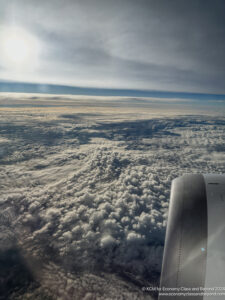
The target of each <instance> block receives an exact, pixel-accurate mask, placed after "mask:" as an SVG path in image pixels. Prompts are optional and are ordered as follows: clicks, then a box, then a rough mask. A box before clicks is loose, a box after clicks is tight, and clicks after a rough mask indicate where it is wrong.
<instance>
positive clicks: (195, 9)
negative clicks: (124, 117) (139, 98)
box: [0, 0, 225, 94]
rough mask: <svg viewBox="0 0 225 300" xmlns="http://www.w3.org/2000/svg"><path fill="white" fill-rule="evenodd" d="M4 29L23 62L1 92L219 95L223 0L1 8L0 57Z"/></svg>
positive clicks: (224, 69) (22, 3)
mask: <svg viewBox="0 0 225 300" xmlns="http://www.w3.org/2000/svg"><path fill="white" fill-rule="evenodd" d="M9 28H14V29H15V28H20V30H22V31H20V32H23V33H22V34H20V33H19V34H18V36H21V35H22V38H24V36H25V39H26V41H27V40H29V43H30V45H31V46H30V53H29V55H30V57H29V60H28V59H27V61H25V63H24V64H23V65H20V67H18V66H15V65H14V64H13V63H12V62H11V63H9V61H8V60H7V59H5V58H4V55H0V82H1V84H2V82H3V83H5V82H7V81H12V82H16V81H19V82H24V83H26V82H29V83H42V84H53V85H63V86H76V87H89V88H100V89H102V88H107V89H135V90H154V91H168V92H188V93H206V94H225V85H224V81H225V39H224V37H225V1H224V0H213V1H212V0H210V1H209V0H188V1H187V0H170V1H168V0H158V1H156V0H139V1H134V0H123V1H121V0H120V1H119V0H107V1H103V0H82V1H81V0H76V1H72V0H64V1H62V0H61V1H60V0H54V1H53V0H48V1H43V0H40V1H35V0H11V1H4V0H0V54H2V52H1V51H2V49H1V45H3V44H4V39H5V37H4V34H3V32H6V33H7V32H9ZM24 33H25V34H24ZM14 48H15V49H16V48H17V47H16V46H15V47H14ZM37 49H38V51H37ZM13 51H14V50H13ZM1 84H0V85H1Z"/></svg>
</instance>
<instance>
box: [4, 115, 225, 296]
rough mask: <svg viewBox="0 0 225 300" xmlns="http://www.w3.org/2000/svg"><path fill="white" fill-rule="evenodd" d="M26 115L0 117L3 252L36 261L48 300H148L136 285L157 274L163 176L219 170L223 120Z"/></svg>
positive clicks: (165, 187)
mask: <svg viewBox="0 0 225 300" xmlns="http://www.w3.org/2000/svg"><path fill="white" fill-rule="evenodd" d="M32 112H33V113H34V111H33V110H31V112H30V111H27V112H26V111H25V112H23V113H22V112H21V111H18V112H17V111H11V112H10V111H8V112H7V114H6V115H4V114H2V115H1V122H0V126H1V128H3V129H4V130H3V131H2V135H3V137H4V138H5V141H4V143H6V149H7V151H6V152H5V154H4V156H2V157H1V163H2V166H1V167H0V168H1V172H0V182H1V189H2V194H1V198H0V206H1V214H0V226H1V235H0V243H1V246H4V247H3V248H2V249H11V248H12V247H19V248H20V249H21V251H22V252H23V253H24V257H25V259H27V261H28V262H29V261H32V260H34V261H38V264H37V263H33V264H32V263H30V268H31V269H32V271H33V272H34V274H36V275H35V278H37V279H36V280H37V281H38V282H39V289H40V290H39V292H40V293H50V294H51V295H53V297H54V298H56V295H57V297H61V298H62V299H68V298H66V297H69V296H68V295H70V293H71V295H75V294H76V293H77V296H76V297H78V295H79V297H83V298H84V299H85V297H86V298H87V299H89V298H91V297H95V296H96V295H98V296H99V299H101V297H102V298H107V297H108V298H109V299H112V298H115V297H113V295H114V296H115V295H118V297H122V295H123V296H124V297H125V298H127V299H135V297H136V298H138V299H142V298H143V299H144V298H147V299H149V297H150V296H149V295H145V294H142V292H141V291H140V288H139V287H140V286H141V285H146V283H147V284H148V285H151V284H157V282H158V280H159V274H160V269H161V261H162V252H163V245H164V236H165V228H166V219H167V211H168V200H169V193H170V184H171V181H172V179H174V178H175V177H177V176H179V175H181V174H183V173H199V172H202V173H208V172H218V173H222V172H225V165H224V164H223V161H222V160H221V159H220V158H221V157H222V155H223V152H224V147H223V141H224V125H225V121H224V119H223V118H221V117H220V118H219V117H215V116H214V117H213V118H212V117H208V116H188V117H187V116H176V117H174V118H171V117H166V118H165V117H164V118H155V119H149V120H138V121H126V120H125V119H120V120H114V121H110V122H109V121H108V119H107V118H108V116H104V115H103V114H102V115H101V116H96V115H94V116H92V117H91V121H90V119H89V118H90V116H89V115H88V116H86V115H83V116H81V115H80V116H79V118H76V114H74V118H65V117H63V116H59V115H58V114H50V113H49V112H48V115H47V116H48V118H46V115H45V114H43V115H41V113H35V114H34V115H32ZM127 118H128V117H127ZM17 127H18V128H17ZM14 129H15V130H14ZM28 130H29V131H30V132H29V134H28ZM54 132H55V133H57V134H55V135H54V134H53V136H55V137H56V139H55V138H53V139H52V140H51V143H49V142H47V141H48V138H49V137H51V134H52V133H54ZM59 132H60V134H59ZM34 134H35V138H34V136H33V135H34ZM74 139H76V143H74ZM99 139H100V140H101V142H99ZM12 141H13V142H12ZM3 164H4V165H3ZM31 258H32V259H31ZM39 264H40V266H39V267H37V265H39ZM41 274H42V275H41ZM89 283H90V284H89ZM123 284H124V286H123ZM100 287H101V292H100ZM47 288H48V289H47ZM46 289H47V290H48V292H46ZM35 293H38V288H37V289H36V292H35ZM57 293H58V294H57ZM125 295H127V296H125ZM74 297H75V296H74ZM24 299H25V298H24ZM37 299H38V298H37ZM74 299H78V298H74Z"/></svg>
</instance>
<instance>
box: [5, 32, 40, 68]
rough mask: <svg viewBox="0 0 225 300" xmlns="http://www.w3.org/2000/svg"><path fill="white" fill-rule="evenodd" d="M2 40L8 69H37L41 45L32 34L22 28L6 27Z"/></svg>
mask: <svg viewBox="0 0 225 300" xmlns="http://www.w3.org/2000/svg"><path fill="white" fill-rule="evenodd" d="M0 40H1V44H2V47H1V48H2V49H1V55H2V56H3V57H4V67H5V68H6V69H14V68H15V69H17V68H23V69H24V68H25V69H34V68H36V67H37V62H38V57H39V53H40V44H39V42H38V40H37V38H35V37H34V36H33V35H32V34H31V33H29V32H28V31H26V30H24V29H22V28H20V27H5V28H4V30H3V31H2V34H1V35H0Z"/></svg>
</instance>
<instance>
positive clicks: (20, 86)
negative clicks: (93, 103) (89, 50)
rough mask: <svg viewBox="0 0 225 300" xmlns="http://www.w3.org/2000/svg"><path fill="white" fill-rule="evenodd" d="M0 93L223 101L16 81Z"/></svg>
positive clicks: (187, 94) (208, 96)
mask: <svg viewBox="0 0 225 300" xmlns="http://www.w3.org/2000/svg"><path fill="white" fill-rule="evenodd" d="M0 93H34V94H36V93H37V94H55V95H57V94H58V95H86V96H121V97H122V96H125V97H156V98H182V99H196V100H225V94H214V93H198V92H178V91H162V90H161V91H160V90H144V89H143V90H142V89H127V88H126V89H125V88H124V89H123V88H98V87H81V86H71V85H61V84H45V83H29V82H18V81H6V80H2V81H0Z"/></svg>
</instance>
